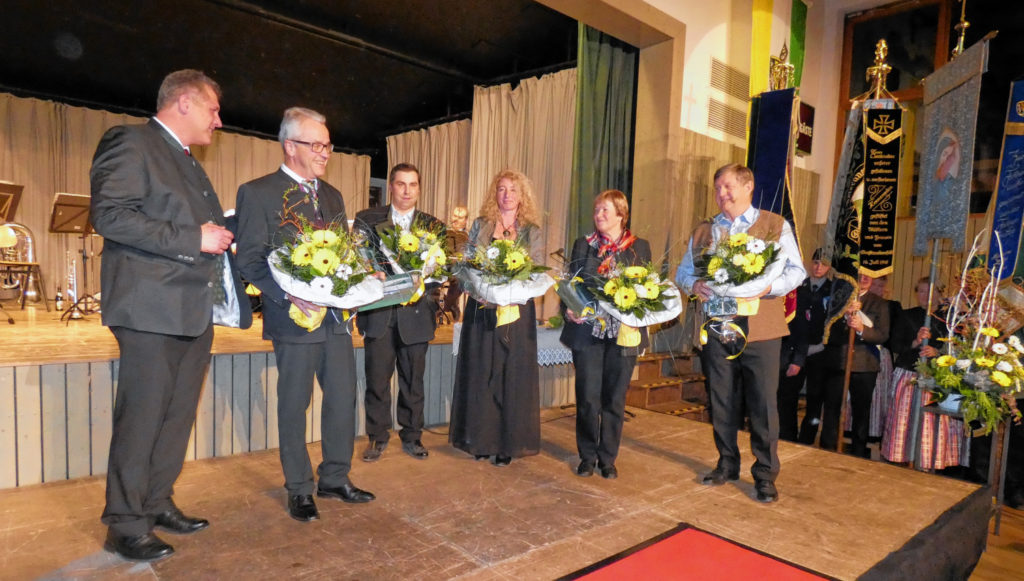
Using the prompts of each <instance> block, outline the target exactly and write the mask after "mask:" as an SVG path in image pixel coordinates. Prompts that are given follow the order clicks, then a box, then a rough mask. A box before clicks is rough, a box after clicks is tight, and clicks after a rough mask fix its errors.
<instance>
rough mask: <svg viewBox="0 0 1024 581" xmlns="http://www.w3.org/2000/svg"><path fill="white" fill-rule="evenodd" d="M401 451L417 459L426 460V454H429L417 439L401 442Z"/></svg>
mask: <svg viewBox="0 0 1024 581" xmlns="http://www.w3.org/2000/svg"><path fill="white" fill-rule="evenodd" d="M402 451H403V452H405V453H406V454H408V455H410V456H412V457H413V458H415V459H417V460H426V459H427V456H429V455H430V452H427V449H426V448H424V447H423V443H422V442H420V441H419V440H415V441H413V442H402Z"/></svg>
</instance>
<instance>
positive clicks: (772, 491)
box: [754, 480, 779, 502]
mask: <svg viewBox="0 0 1024 581" xmlns="http://www.w3.org/2000/svg"><path fill="white" fill-rule="evenodd" d="M754 489H755V490H757V501H758V502H775V501H776V500H778V499H779V491H778V489H776V488H775V483H774V482H772V481H771V480H758V481H757V482H755V483H754Z"/></svg>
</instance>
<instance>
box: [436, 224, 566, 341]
mask: <svg viewBox="0 0 1024 581" xmlns="http://www.w3.org/2000/svg"><path fill="white" fill-rule="evenodd" d="M548 270H550V269H549V268H548V267H547V266H544V265H540V264H534V262H533V259H532V258H531V257H530V253H529V252H528V251H527V250H526V249H525V248H524V247H523V246H522V245H521V244H520V243H519V242H514V241H512V240H494V241H492V242H491V243H490V244H489V245H487V246H479V247H477V248H476V251H475V252H474V253H473V256H470V257H467V259H466V260H465V261H464V262H461V263H460V264H458V265H457V266H456V268H455V270H454V274H455V276H456V277H457V278H458V279H459V282H461V283H462V287H463V288H464V289H465V290H466V292H468V293H469V294H471V295H472V296H473V298H475V299H476V300H477V301H480V302H483V303H492V304H495V305H499V307H510V306H514V305H522V304H525V303H526V301H528V300H530V299H532V298H535V297H539V296H542V295H543V294H544V293H545V292H547V290H548V288H550V287H551V285H553V284H555V281H554V279H553V278H551V277H550V276H549V275H548V274H547V271H548ZM503 316H504V317H505V318H504V319H503V318H502V317H503ZM518 318H519V310H518V308H514V309H505V310H503V311H502V312H501V313H499V324H504V323H509V322H512V321H514V320H516V319H518Z"/></svg>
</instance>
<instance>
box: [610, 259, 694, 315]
mask: <svg viewBox="0 0 1024 581" xmlns="http://www.w3.org/2000/svg"><path fill="white" fill-rule="evenodd" d="M591 284H592V285H593V286H592V287H591V288H590V290H591V292H592V293H593V294H594V297H595V298H597V302H598V305H600V307H601V311H603V312H604V313H607V314H608V315H610V316H612V317H614V318H615V319H617V320H618V321H619V322H620V323H622V324H623V325H628V326H630V327H636V328H640V327H647V326H649V325H656V324H658V323H664V322H667V321H671V320H673V319H675V318H676V317H678V316H679V313H681V312H683V303H682V300H681V299H680V296H679V289H678V288H676V285H674V284H672V282H671V281H669V280H667V279H663V278H662V277H661V276H660V275H659V274H658V272H657V271H656V270H654V268H652V267H651V265H649V264H648V265H645V266H640V265H636V266H615V267H614V268H613V269H612V270H611V272H608V273H606V275H604V276H598V277H596V278H595V280H594V281H593V282H592V283H591Z"/></svg>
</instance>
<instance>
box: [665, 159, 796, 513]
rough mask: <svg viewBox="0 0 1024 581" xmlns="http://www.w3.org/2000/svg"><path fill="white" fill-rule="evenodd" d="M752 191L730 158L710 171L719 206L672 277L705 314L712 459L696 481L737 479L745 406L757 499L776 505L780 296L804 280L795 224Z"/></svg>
mask: <svg viewBox="0 0 1024 581" xmlns="http://www.w3.org/2000/svg"><path fill="white" fill-rule="evenodd" d="M753 194H754V175H753V173H752V172H751V171H750V169H749V168H747V167H745V166H742V165H739V164H729V165H726V166H723V167H721V168H719V169H718V171H716V172H715V202H716V203H717V204H718V208H719V209H720V210H721V213H719V214H718V215H716V216H715V217H714V218H713V219H712V220H711V221H709V222H704V223H701V224H700V225H699V226H697V229H696V230H695V231H694V233H693V236H692V237H691V238H690V246H689V248H688V250H687V252H686V255H685V256H684V257H683V262H682V264H680V266H679V270H678V271H677V273H676V282H677V283H678V284H679V286H680V288H682V289H683V290H684V291H687V292H690V293H692V294H694V295H696V296H697V298H698V299H699V300H700V301H701V302H702V303H703V305H704V312H705V313H706V314H707V315H708V316H709V317H711V319H710V320H709V322H708V324H707V325H706V326H705V329H706V330H707V343H706V344H705V345H704V347H703V349H702V350H701V365H702V367H703V369H704V375H705V376H706V377H707V382H708V387H709V392H710V396H711V423H712V426H713V428H714V437H715V447H716V448H717V449H718V463H717V466H716V467H715V469H714V470H712V471H711V472H709V473H708V474H706V475H704V477H703V478H702V480H701V482H702V483H703V484H706V485H710V486H718V485H721V484H724V483H725V482H726V481H727V480H737V479H738V478H739V472H740V451H739V446H738V444H737V440H736V433H737V431H738V430H739V429H740V426H741V425H742V421H743V418H742V417H740V415H739V413H740V409H741V408H743V407H745V408H746V410H747V413H748V414H749V416H750V431H751V434H750V447H751V449H752V452H753V454H754V458H755V461H754V465H753V467H752V468H751V474H752V475H753V477H754V482H755V489H756V492H757V495H756V498H757V500H758V501H760V502H774V501H776V500H778V497H779V493H778V490H777V489H776V487H775V478H776V477H777V476H778V473H779V457H778V453H777V446H778V439H779V415H778V410H777V407H776V406H777V401H776V392H777V390H778V381H779V350H780V348H781V346H780V343H781V338H782V337H784V336H785V335H787V334H788V333H789V330H788V328H787V326H786V317H785V312H784V297H785V295H786V294H787V293H788V292H789V291H791V290H793V289H794V288H796V287H797V286H799V285H800V282H801V281H803V279H804V277H805V276H806V271H805V270H804V266H803V260H802V259H801V257H800V249H799V248H798V247H797V244H796V238H795V237H794V236H793V230H792V228H790V226H789V224H788V223H787V222H786V220H785V219H784V218H783V217H782V216H779V215H778V214H774V213H772V212H768V211H764V210H759V209H757V208H755V207H754V206H753ZM736 249H742V251H737V250H736ZM738 256H740V257H742V258H737V257H738ZM726 266H728V268H726ZM735 273H739V274H735ZM702 335H703V333H702ZM744 343H745V345H744Z"/></svg>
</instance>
